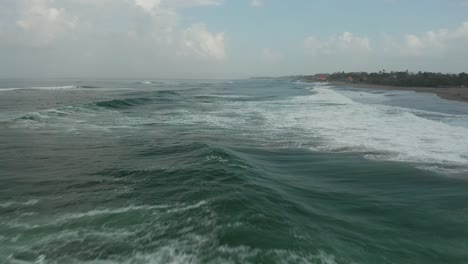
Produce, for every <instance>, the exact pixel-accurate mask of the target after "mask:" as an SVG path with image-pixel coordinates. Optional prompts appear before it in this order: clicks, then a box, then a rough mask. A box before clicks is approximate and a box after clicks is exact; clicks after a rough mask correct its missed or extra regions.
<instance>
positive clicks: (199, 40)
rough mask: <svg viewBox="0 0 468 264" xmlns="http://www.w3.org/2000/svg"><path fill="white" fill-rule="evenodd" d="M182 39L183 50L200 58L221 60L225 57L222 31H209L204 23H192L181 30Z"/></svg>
mask: <svg viewBox="0 0 468 264" xmlns="http://www.w3.org/2000/svg"><path fill="white" fill-rule="evenodd" d="M182 41H183V45H184V48H185V51H190V52H191V53H194V54H196V55H198V57H200V58H207V59H215V60H223V59H224V58H225V57H226V54H225V49H224V41H225V40H224V33H218V34H213V33H210V32H209V31H208V30H207V29H206V26H205V25H204V24H201V23H200V24H194V25H192V26H190V27H189V28H187V29H186V30H185V31H184V32H183V35H182ZM185 54H186V53H185Z"/></svg>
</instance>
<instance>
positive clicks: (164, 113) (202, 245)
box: [0, 80, 468, 264]
mask: <svg viewBox="0 0 468 264" xmlns="http://www.w3.org/2000/svg"><path fill="white" fill-rule="evenodd" d="M0 86H1V87H4V88H3V91H2V90H1V89H2V88H0V113H1V114H0V122H1V123H0V146H1V152H0V263H99V264H100V263H106V264H107V263H132V264H133V263H317V264H332V263H333V264H334V263H424V264H429V263H437V264H439V263H468V178H467V177H468V122H467V120H468V104H464V103H452V102H447V101H443V100H440V99H438V98H435V97H433V96H430V95H424V94H412V93H405V92H373V93H369V91H367V92H363V91H358V90H352V89H343V88H333V89H331V88H329V87H325V86H320V85H312V84H309V85H305V84H295V83H288V82H282V81H234V82H221V81H211V82H209V81H206V82H203V81H161V82H153V83H151V84H141V83H137V82H133V81H89V80H88V81H85V82H79V83H78V82H75V81H71V80H58V81H57V80H55V81H47V82H46V81H14V80H12V81H3V83H1V85H0ZM52 86H54V87H57V86H67V87H61V88H60V89H52V88H50V87H52ZM68 86H70V87H68ZM22 87H24V88H27V87H36V88H34V89H9V90H8V91H6V89H5V88H22ZM37 87H42V88H37ZM44 87H45V88H44ZM402 98H404V100H403V99H402ZM403 103H404V104H405V105H402V104H403Z"/></svg>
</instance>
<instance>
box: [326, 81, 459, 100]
mask: <svg viewBox="0 0 468 264" xmlns="http://www.w3.org/2000/svg"><path fill="white" fill-rule="evenodd" d="M330 84H331V85H334V86H348V87H355V88H366V89H380V90H401V91H415V92H420V93H435V94H436V95H438V96H439V97H441V98H444V99H447V100H454V101H461V102H468V88H460V87H447V88H431V87H400V86H385V85H375V84H365V83H348V82H330Z"/></svg>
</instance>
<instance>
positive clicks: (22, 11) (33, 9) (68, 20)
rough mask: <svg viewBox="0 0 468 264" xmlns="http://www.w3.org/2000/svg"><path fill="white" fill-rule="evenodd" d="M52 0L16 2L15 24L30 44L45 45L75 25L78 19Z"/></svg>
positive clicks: (23, 0)
mask: <svg viewBox="0 0 468 264" xmlns="http://www.w3.org/2000/svg"><path fill="white" fill-rule="evenodd" d="M54 4H55V3H54V1H52V0H22V1H19V2H18V19H17V21H16V26H17V27H18V28H19V29H20V31H22V32H23V33H26V34H27V36H28V37H27V39H26V40H25V41H28V42H29V43H23V44H31V45H38V46H40V45H46V44H49V43H51V42H53V41H54V40H56V39H58V38H59V37H61V36H62V35H64V34H65V33H66V32H67V31H70V30H72V29H74V28H75V27H76V26H77V23H78V19H77V17H76V16H73V15H70V14H69V13H67V11H66V10H65V9H64V8H60V7H56V6H54Z"/></svg>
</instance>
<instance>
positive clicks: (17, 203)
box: [0, 199, 39, 208]
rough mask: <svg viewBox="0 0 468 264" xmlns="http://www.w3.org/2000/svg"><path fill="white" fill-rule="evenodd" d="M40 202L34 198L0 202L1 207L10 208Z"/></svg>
mask: <svg viewBox="0 0 468 264" xmlns="http://www.w3.org/2000/svg"><path fill="white" fill-rule="evenodd" d="M37 203H39V200H36V199H32V200H28V201H24V202H21V201H8V202H4V203H0V208H9V207H25V206H33V205H35V204H37Z"/></svg>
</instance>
